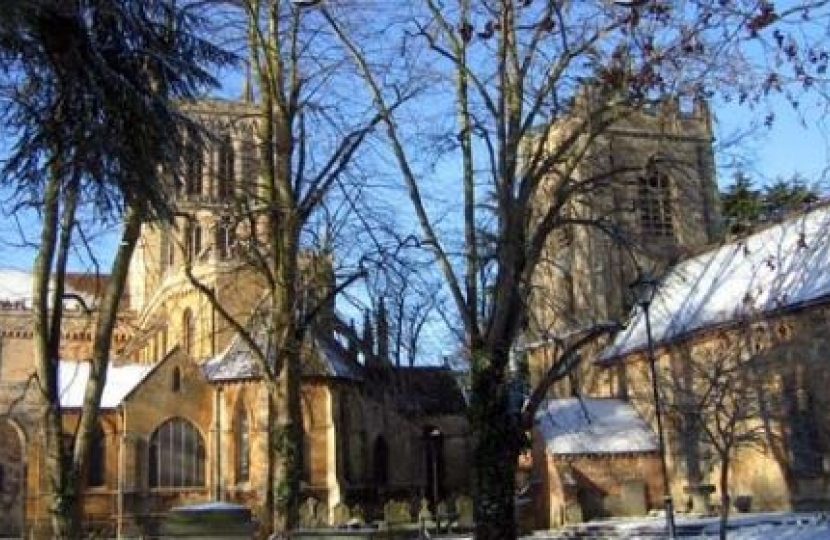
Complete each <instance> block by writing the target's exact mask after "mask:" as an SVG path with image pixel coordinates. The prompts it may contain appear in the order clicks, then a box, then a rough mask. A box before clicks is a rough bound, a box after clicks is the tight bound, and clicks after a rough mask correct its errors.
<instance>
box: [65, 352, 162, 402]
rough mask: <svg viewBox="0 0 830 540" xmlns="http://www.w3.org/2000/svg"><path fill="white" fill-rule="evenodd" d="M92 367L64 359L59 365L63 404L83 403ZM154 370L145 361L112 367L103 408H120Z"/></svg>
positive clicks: (87, 363)
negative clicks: (126, 398) (125, 399)
mask: <svg viewBox="0 0 830 540" xmlns="http://www.w3.org/2000/svg"><path fill="white" fill-rule="evenodd" d="M89 368H90V364H89V362H75V361H70V360H61V362H60V365H59V368H58V385H59V388H60V399H61V406H62V407H66V408H80V407H82V406H83V402H84V392H85V391H86V382H87V379H89ZM152 369H153V366H149V365H146V364H125V365H120V366H113V365H111V366H109V367H108V369H107V382H106V384H105V385H104V393H103V395H102V396H101V408H102V409H114V408H115V407H118V405H120V404H121V402H122V401H123V400H124V398H125V397H127V395H128V394H129V393H130V392H132V390H133V389H134V388H135V387H136V386H138V385H139V384H140V383H141V382H142V381H143V380H144V378H145V377H146V376H147V374H148V373H150V371H152Z"/></svg>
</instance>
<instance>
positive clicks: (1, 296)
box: [0, 268, 32, 304]
mask: <svg viewBox="0 0 830 540" xmlns="http://www.w3.org/2000/svg"><path fill="white" fill-rule="evenodd" d="M31 299H32V275H31V274H30V273H29V272H24V271H22V270H11V269H6V268H4V269H0V300H6V301H11V302H17V301H20V300H25V301H26V302H27V304H28V303H29V302H30V301H31Z"/></svg>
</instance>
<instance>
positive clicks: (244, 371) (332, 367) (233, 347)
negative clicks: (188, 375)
mask: <svg viewBox="0 0 830 540" xmlns="http://www.w3.org/2000/svg"><path fill="white" fill-rule="evenodd" d="M261 339H263V340H264V337H261ZM312 351H313V352H312V354H311V355H309V356H308V357H306V358H305V361H304V362H303V366H302V367H303V373H302V374H303V375H304V376H324V377H335V378H346V379H356V380H360V379H361V378H362V375H361V373H360V366H358V365H356V364H355V363H354V362H351V361H349V359H348V358H347V356H348V354H347V353H346V351H345V350H344V349H343V347H341V346H339V345H338V344H337V343H336V342H335V341H334V340H330V339H323V338H321V337H314V346H313V347H312ZM202 371H203V373H204V374H205V376H206V377H207V378H208V380H210V381H214V382H220V381H233V380H242V379H250V378H255V377H259V376H260V372H259V366H258V365H257V363H256V361H255V360H254V357H253V354H252V353H251V351H250V349H249V348H248V346H247V345H246V344H245V343H244V342H243V340H242V339H241V338H240V337H239V336H236V337H235V338H234V339H233V340H231V343H230V345H228V347H227V349H225V350H224V351H223V352H221V353H219V354H218V355H216V356H214V357H212V358H209V359H208V360H206V361H205V362H204V363H202Z"/></svg>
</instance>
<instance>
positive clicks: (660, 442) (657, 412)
mask: <svg viewBox="0 0 830 540" xmlns="http://www.w3.org/2000/svg"><path fill="white" fill-rule="evenodd" d="M642 305H643V315H644V316H645V319H646V341H647V342H648V363H649V369H650V370H651V391H652V393H653V398H654V417H655V419H656V420H657V450H658V452H659V453H660V469H661V472H662V474H663V503H664V505H665V509H666V532H667V533H668V536H669V538H671V539H674V538H675V530H674V507H673V504H672V496H671V486H670V485H669V469H668V466H667V465H666V442H665V439H664V438H663V414H662V407H661V405H660V392H659V391H658V389H657V368H656V366H655V364H656V362H657V359H656V358H655V357H654V339H653V338H652V335H651V317H650V315H649V308H650V307H651V302H643V304H642Z"/></svg>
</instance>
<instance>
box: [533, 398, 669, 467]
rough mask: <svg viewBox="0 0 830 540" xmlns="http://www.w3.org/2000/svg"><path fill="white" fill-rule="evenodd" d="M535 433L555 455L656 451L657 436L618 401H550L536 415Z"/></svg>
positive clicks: (590, 399)
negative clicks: (536, 432)
mask: <svg viewBox="0 0 830 540" xmlns="http://www.w3.org/2000/svg"><path fill="white" fill-rule="evenodd" d="M535 425H536V430H537V431H538V433H539V434H540V435H541V436H542V439H543V440H544V441H545V447H546V448H547V450H548V452H550V453H552V454H555V455H575V454H620V453H632V452H655V451H657V437H656V435H655V434H654V432H653V431H652V430H651V428H650V427H649V426H648V424H646V422H645V421H644V420H643V419H642V418H641V417H640V415H638V414H637V412H636V411H635V410H634V408H633V407H632V406H631V404H629V403H628V402H626V401H623V400H621V399H610V398H609V399H597V398H583V399H582V400H581V402H580V400H579V399H577V398H568V399H552V400H549V401H547V402H546V403H545V404H543V406H542V407H540V408H539V412H537V413H536V421H535Z"/></svg>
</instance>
